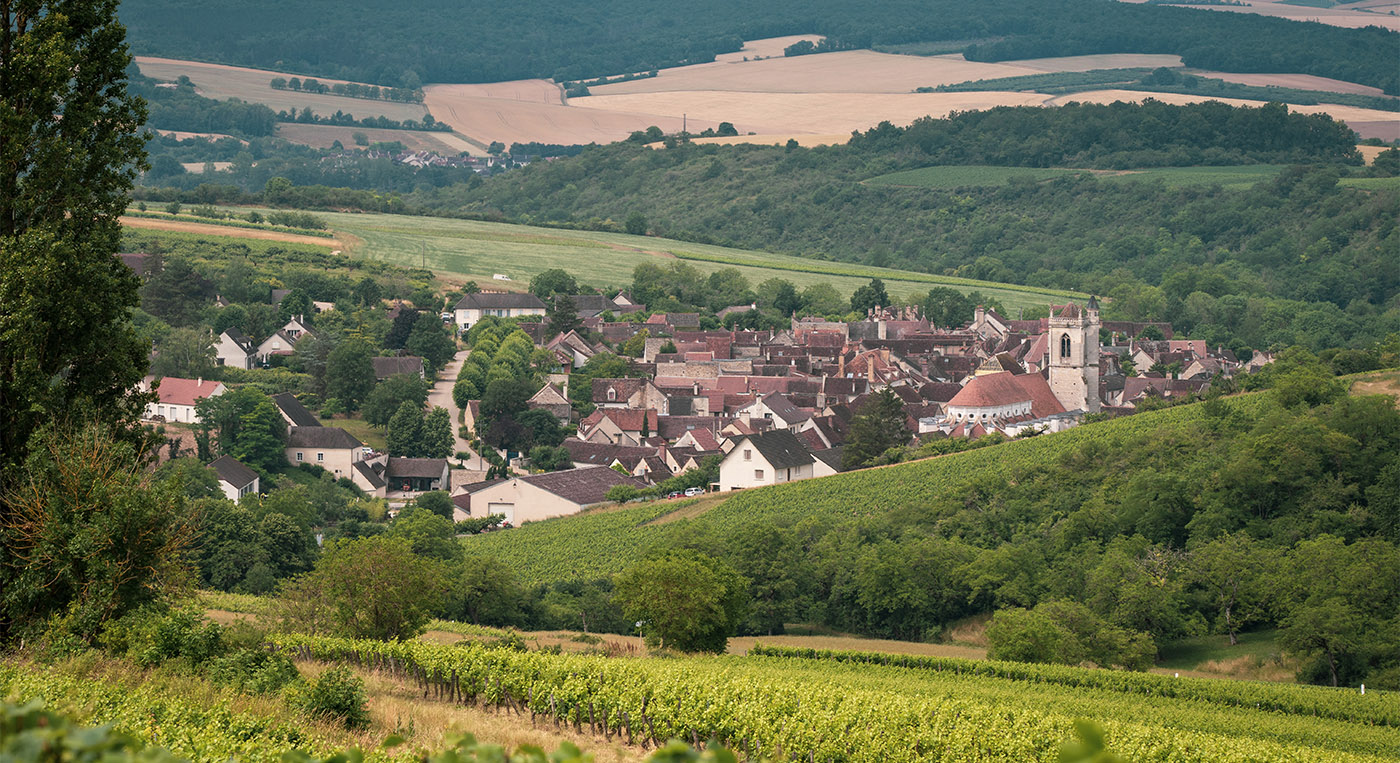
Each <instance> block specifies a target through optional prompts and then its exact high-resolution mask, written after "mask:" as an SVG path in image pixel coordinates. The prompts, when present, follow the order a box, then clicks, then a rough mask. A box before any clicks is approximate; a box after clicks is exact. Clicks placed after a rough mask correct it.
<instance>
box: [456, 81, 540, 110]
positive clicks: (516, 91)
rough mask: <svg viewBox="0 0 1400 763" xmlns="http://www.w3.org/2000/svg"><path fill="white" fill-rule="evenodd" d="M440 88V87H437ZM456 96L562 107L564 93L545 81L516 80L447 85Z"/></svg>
mask: <svg viewBox="0 0 1400 763" xmlns="http://www.w3.org/2000/svg"><path fill="white" fill-rule="evenodd" d="M439 87H442V86H439ZM446 87H451V88H452V92H453V93H455V94H457V95H468V96H472V97H475V98H500V99H502V100H506V101H524V102H526V103H548V104H553V105H556V106H558V105H562V104H563V103H564V93H563V91H562V90H560V89H559V86H558V85H556V84H554V83H553V82H550V81H549V80H547V79H517V80H509V81H507V82H487V83H484V84H475V85H449V86H446Z"/></svg>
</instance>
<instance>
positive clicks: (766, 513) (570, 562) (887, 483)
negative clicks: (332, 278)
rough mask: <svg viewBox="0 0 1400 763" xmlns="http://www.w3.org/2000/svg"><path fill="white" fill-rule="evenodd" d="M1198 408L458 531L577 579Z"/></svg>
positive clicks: (528, 569)
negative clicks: (703, 506) (688, 543)
mask: <svg viewBox="0 0 1400 763" xmlns="http://www.w3.org/2000/svg"><path fill="white" fill-rule="evenodd" d="M1258 402H1259V396H1257V395H1247V396H1242V397H1239V398H1235V399H1233V400H1230V401H1229V402H1228V403H1227V405H1228V406H1230V409H1231V410H1232V411H1234V412H1236V413H1237V414H1239V415H1245V416H1248V415H1249V414H1250V413H1251V412H1253V411H1254V410H1255V409H1256V408H1257V407H1258ZM1204 417H1205V412H1204V410H1203V404H1193V405H1184V406H1177V407H1174V408H1169V409H1166V410H1162V411H1153V412H1149V413H1143V414H1139V415H1136V416H1132V417H1129V418H1124V419H1117V420H1114V421H1104V422H1099V423H1094V424H1087V425H1084V426H1081V427H1078V428H1075V429H1072V430H1069V431H1068V432H1063V433H1059V434H1055V435H1049V436H1042V437H1035V438H1031V439H1028V440H1017V441H1013V442H1008V443H1005V444H1002V445H998V446H996V447H992V448H982V449H979V450H972V451H966V452H963V453H955V454H952V455H947V456H942V457H939V458H932V459H927V460H924V461H916V462H913V463H907V464H898V465H895V466H889V467H883V468H878V469H864V470H860V471H855V472H849V473H845V474H838V475H835V476H831V477H823V478H820V479H812V480H804V481H802V482H792V483H787V484H783V485H776V486H773V487H765V488H758V489H754V490H745V491H743V492H740V493H736V494H735V495H734V496H733V497H732V498H730V499H729V500H727V501H725V502H724V503H722V504H720V505H719V506H717V507H715V508H714V509H711V510H710V511H708V512H706V513H704V514H701V515H700V516H698V517H695V518H693V519H680V520H676V521H674V522H665V523H651V520H653V519H655V518H657V517H658V516H660V515H662V514H664V513H668V512H670V511H674V510H679V509H680V508H681V507H679V506H677V505H676V504H643V505H641V506H638V507H635V508H626V509H618V510H607V511H594V512H585V513H583V514H579V515H575V516H571V517H561V518H559V519H552V520H548V521H545V522H538V523H532V524H526V525H525V526H523V527H520V528H517V529H514V530H510V531H508V532H500V533H492V534H489V535H483V536H477V537H473V538H470V539H468V540H467V541H466V547H467V549H468V550H469V551H471V552H475V553H484V554H493V555H497V556H499V557H500V558H503V559H509V560H510V563H511V566H512V568H513V569H514V570H515V571H516V572H517V574H519V575H520V577H521V578H522V580H524V581H525V582H528V583H548V582H554V581H562V580H586V579H590V578H598V577H605V576H607V575H610V574H612V573H615V572H619V571H621V570H622V568H624V567H625V566H626V565H627V564H628V563H630V562H632V561H635V560H636V559H639V558H641V557H642V556H644V555H645V554H646V552H647V551H648V550H649V549H651V548H654V547H657V546H658V545H666V544H667V543H669V542H671V541H674V540H677V539H680V538H683V537H685V536H686V535H687V534H689V533H697V534H700V533H716V534H719V535H721V536H723V537H730V538H732V537H737V536H739V535H742V534H743V533H744V532H745V528H749V527H753V526H755V525H757V524H770V523H777V524H781V525H792V524H796V523H798V522H801V521H804V520H813V519H815V520H821V521H825V522H830V523H843V522H852V523H854V522H858V521H859V520H860V519H861V518H863V517H871V516H876V515H880V514H888V513H890V512H898V511H900V510H904V509H909V508H912V507H918V506H921V505H924V504H926V503H928V502H929V501H930V500H931V499H933V498H934V497H936V496H938V495H940V494H944V493H949V492H952V491H954V490H958V489H963V488H966V487H967V486H969V485H974V484H976V483H977V482H978V481H979V480H981V479H983V478H984V477H987V476H994V475H996V474H998V473H1002V472H1004V471H1006V470H1010V469H1016V468H1022V467H1032V466H1034V465H1036V464H1038V463H1044V462H1055V461H1056V460H1057V459H1060V458H1062V457H1065V456H1066V455H1067V454H1075V453H1077V452H1078V451H1079V449H1080V448H1081V447H1083V446H1085V445H1086V444H1088V443H1091V442H1092V443H1094V445H1093V446H1092V447H1095V448H1098V449H1100V450H1101V451H1102V452H1109V451H1113V450H1116V449H1118V448H1120V447H1122V446H1124V445H1125V444H1127V443H1130V442H1137V441H1140V440H1142V439H1143V438H1153V439H1156V440H1159V441H1167V440H1171V439H1174V438H1175V437H1178V436H1185V435H1187V434H1188V433H1191V434H1192V435H1194V434H1196V433H1197V427H1196V425H1197V424H1199V423H1200V422H1201V421H1202V420H1203V419H1204Z"/></svg>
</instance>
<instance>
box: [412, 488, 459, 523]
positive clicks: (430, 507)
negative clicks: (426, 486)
mask: <svg viewBox="0 0 1400 763" xmlns="http://www.w3.org/2000/svg"><path fill="white" fill-rule="evenodd" d="M413 502H414V504H416V505H417V506H418V508H420V509H425V510H427V511H430V512H432V513H434V514H436V515H438V516H440V517H442V518H443V519H448V520H450V519H452V497H451V496H449V495H448V494H447V492H446V491H443V490H431V491H429V492H426V493H423V494H422V495H420V496H418V497H417V498H415V499H414V500H413Z"/></svg>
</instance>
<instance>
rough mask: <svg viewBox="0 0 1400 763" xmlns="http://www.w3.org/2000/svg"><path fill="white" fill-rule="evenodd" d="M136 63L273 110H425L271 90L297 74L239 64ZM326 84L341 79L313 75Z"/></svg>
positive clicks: (408, 115) (402, 113)
mask: <svg viewBox="0 0 1400 763" xmlns="http://www.w3.org/2000/svg"><path fill="white" fill-rule="evenodd" d="M136 64H137V66H139V67H140V69H141V73H142V74H144V75H146V76H147V77H154V78H155V79H159V80H169V81H174V80H176V79H178V78H179V77H180V75H182V74H183V75H185V76H187V77H189V78H190V80H191V81H192V82H194V85H195V90H197V91H198V92H199V94H200V95H203V96H206V97H209V98H215V99H219V100H223V99H226V98H239V99H242V100H244V101H248V102H249V103H262V104H265V105H267V106H268V107H270V108H271V109H273V110H274V111H286V110H287V109H293V108H295V109H304V108H306V107H308V106H309V107H311V110H312V111H313V112H315V113H317V114H322V115H330V114H334V113H335V112H336V111H343V112H345V113H346V114H353V115H355V116H356V117H359V118H364V117H377V116H383V117H387V118H389V119H395V120H399V121H402V120H405V119H413V120H420V119H422V118H423V115H424V114H427V113H428V110H427V109H426V108H424V107H423V106H422V105H421V104H417V103H395V102H393V101H372V100H368V99H364V98H346V97H343V96H339V95H321V94H318V93H299V92H297V91H295V90H273V89H272V86H271V85H269V84H268V82H270V81H271V80H272V78H273V77H287V78H291V77H294V76H297V75H294V74H280V73H278V72H270V71H264V70H262V69H245V68H243V67H240V66H224V65H222V64H206V63H200V62H198V61H177V60H174V59H169V58H153V57H150V56H137V57H136ZM314 79H316V80H318V81H320V82H325V83H327V84H332V85H333V84H335V83H337V82H344V81H345V80H336V79H327V78H325V77H315V78H314Z"/></svg>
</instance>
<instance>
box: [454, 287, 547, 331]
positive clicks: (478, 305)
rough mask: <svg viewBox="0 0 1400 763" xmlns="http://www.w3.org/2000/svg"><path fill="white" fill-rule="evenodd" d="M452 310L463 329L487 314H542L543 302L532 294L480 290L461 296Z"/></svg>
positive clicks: (497, 315) (502, 316) (514, 316)
mask: <svg viewBox="0 0 1400 763" xmlns="http://www.w3.org/2000/svg"><path fill="white" fill-rule="evenodd" d="M453 312H454V314H455V315H456V320H457V325H458V326H459V327H461V329H462V330H463V331H465V330H467V329H469V328H471V327H472V326H475V325H476V323H477V321H480V320H481V319H482V318H485V317H486V316H488V315H494V316H496V317H498V318H516V317H519V316H522V315H544V302H541V301H540V298H539V297H536V296H535V295H533V294H517V293H514V292H488V291H482V292H477V293H476V294H468V295H467V296H465V297H462V299H461V301H460V302H458V303H457V307H456V308H455V309H454V311H453Z"/></svg>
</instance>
